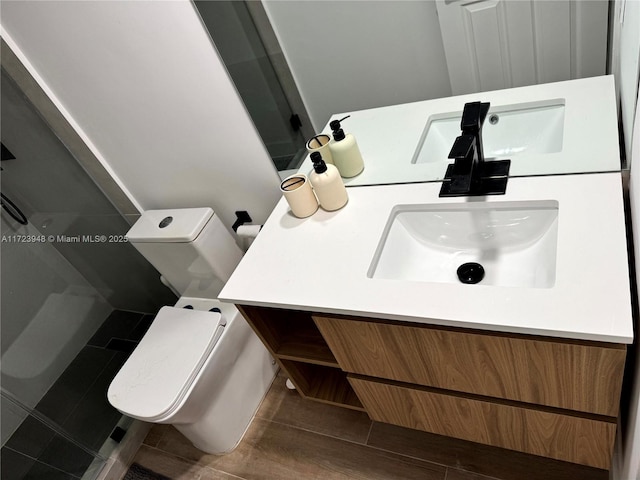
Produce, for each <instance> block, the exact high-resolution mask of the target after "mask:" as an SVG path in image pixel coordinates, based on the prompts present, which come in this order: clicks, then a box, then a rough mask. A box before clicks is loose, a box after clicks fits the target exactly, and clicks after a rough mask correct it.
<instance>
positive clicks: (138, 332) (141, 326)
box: [129, 315, 156, 342]
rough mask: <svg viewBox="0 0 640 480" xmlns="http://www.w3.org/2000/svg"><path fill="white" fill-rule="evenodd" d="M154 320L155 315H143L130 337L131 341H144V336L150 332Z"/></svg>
mask: <svg viewBox="0 0 640 480" xmlns="http://www.w3.org/2000/svg"><path fill="white" fill-rule="evenodd" d="M154 318H156V316H155V315H143V316H142V318H141V319H140V321H138V324H137V325H136V326H135V328H134V329H133V331H132V332H131V334H130V335H129V340H133V341H135V342H139V341H140V340H142V337H144V334H145V333H147V330H149V327H150V326H151V323H152V322H153V319H154Z"/></svg>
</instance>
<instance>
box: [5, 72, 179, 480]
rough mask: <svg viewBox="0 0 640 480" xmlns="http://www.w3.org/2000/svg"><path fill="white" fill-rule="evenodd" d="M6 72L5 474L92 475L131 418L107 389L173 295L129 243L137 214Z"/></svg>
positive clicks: (11, 476) (7, 479) (23, 476)
mask: <svg viewBox="0 0 640 480" xmlns="http://www.w3.org/2000/svg"><path fill="white" fill-rule="evenodd" d="M1 81H2V84H1V89H0V92H1V96H2V98H1V104H0V105H1V122H2V132H1V137H2V138H1V140H2V162H1V163H0V167H1V168H2V173H1V174H0V181H1V185H0V190H1V192H2V211H1V215H0V236H1V240H2V243H1V246H0V254H1V284H0V285H1V297H0V299H1V317H0V319H1V329H2V338H1V352H0V353H1V363H0V370H1V383H0V386H1V389H2V402H1V407H2V412H1V415H2V425H1V426H2V428H1V433H2V450H1V453H2V456H1V473H0V476H1V477H2V479H3V480H14V479H15V480H19V479H47V480H49V479H64V480H67V479H69V480H71V479H87V480H89V479H93V478H96V476H97V475H98V474H99V473H100V471H101V469H102V467H103V466H104V464H105V460H106V458H108V456H109V455H110V452H111V450H112V449H113V448H114V446H115V445H117V442H118V441H120V440H121V439H122V436H123V435H126V428H127V425H128V422H129V419H126V418H123V417H122V416H121V415H120V413H119V412H118V411H116V410H115V409H113V408H112V407H111V406H110V405H109V403H108V402H107V399H106V389H107V387H108V386H109V383H110V382H111V380H112V378H113V377H114V376H115V374H116V373H117V371H118V369H119V368H120V366H121V365H122V364H123V363H124V361H125V360H126V358H127V357H128V355H129V353H130V352H131V351H132V349H133V348H134V347H135V345H136V344H137V342H138V341H139V340H140V338H141V337H142V335H143V334H144V332H145V330H146V328H147V327H148V325H149V324H150V322H151V320H152V319H153V314H155V312H156V311H157V310H158V308H159V307H160V306H162V305H165V304H172V303H173V302H175V297H174V296H173V294H172V293H171V292H170V291H169V290H168V289H166V288H165V287H164V286H163V285H162V284H161V283H160V281H159V275H158V273H157V272H156V271H155V270H154V269H153V268H152V267H151V266H150V265H149V264H148V262H147V261H146V260H145V259H144V258H142V257H141V256H140V255H139V254H138V253H137V251H136V250H135V249H134V248H133V247H132V246H131V245H129V244H128V243H127V242H126V239H125V237H124V234H125V233H126V231H127V230H128V228H129V225H130V223H131V222H130V221H127V219H125V218H124V217H123V216H122V215H120V214H119V213H118V212H117V210H116V209H115V208H114V206H113V205H112V204H111V203H110V201H109V200H108V199H107V197H106V196H105V195H104V194H103V193H102V192H101V191H100V189H99V188H98V187H97V186H96V184H95V183H94V182H93V181H92V180H91V178H90V177H89V176H88V174H87V173H86V172H85V171H84V169H83V168H82V166H81V165H80V164H79V163H78V162H77V161H76V160H75V158H74V157H73V156H72V155H71V154H70V153H69V151H68V150H67V148H66V147H65V146H64V145H63V143H62V142H61V141H60V140H59V139H58V138H57V137H56V135H54V133H53V132H52V131H51V129H50V127H49V126H48V125H47V124H46V123H45V121H44V120H43V119H42V118H41V117H40V116H39V114H38V112H37V111H36V109H35V108H34V107H33V106H32V105H31V103H29V101H28V100H27V99H26V98H25V96H24V94H23V92H21V91H20V89H19V87H18V86H17V85H16V84H15V83H14V81H13V79H12V78H11V77H10V76H9V74H8V73H7V72H6V71H5V70H4V69H3V70H2V76H1ZM130 220H135V218H133V219H130Z"/></svg>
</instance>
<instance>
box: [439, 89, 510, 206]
mask: <svg viewBox="0 0 640 480" xmlns="http://www.w3.org/2000/svg"><path fill="white" fill-rule="evenodd" d="M489 106H490V103H488V102H484V103H483V102H471V103H466V104H465V106H464V110H463V112H462V120H461V121H460V129H461V130H462V134H461V135H460V136H459V137H458V138H456V140H455V142H454V143H453V147H451V151H450V152H449V158H453V159H454V163H452V164H450V165H449V166H448V167H447V172H446V173H445V177H444V181H443V182H442V187H441V188H440V196H441V197H463V196H475V195H504V193H505V191H506V189H507V179H508V176H509V167H510V165H511V160H491V161H485V159H484V150H483V148H482V126H483V125H484V120H485V118H486V117H487V112H488V111H489Z"/></svg>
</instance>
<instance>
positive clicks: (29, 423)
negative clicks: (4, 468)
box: [2, 415, 55, 478]
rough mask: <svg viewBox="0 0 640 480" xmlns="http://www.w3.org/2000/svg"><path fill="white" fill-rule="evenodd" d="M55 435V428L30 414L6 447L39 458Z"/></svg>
mask: <svg viewBox="0 0 640 480" xmlns="http://www.w3.org/2000/svg"><path fill="white" fill-rule="evenodd" d="M54 436H55V432H54V431H53V430H51V429H50V428H49V427H48V426H46V425H45V424H43V423H42V422H40V421H39V420H36V419H35V418H34V417H33V416H31V415H29V416H28V417H27V418H25V419H24V421H23V422H22V424H20V426H19V427H18V429H17V430H16V431H15V432H14V433H13V435H11V438H9V440H8V441H7V443H6V447H8V448H10V449H11V450H13V451H15V452H19V453H22V454H24V455H27V456H29V457H33V458H38V457H39V456H40V455H41V454H42V452H44V451H45V450H46V448H47V446H48V445H49V442H51V440H52V439H53V437H54ZM2 478H4V476H3V477H2Z"/></svg>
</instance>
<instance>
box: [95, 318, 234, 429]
mask: <svg viewBox="0 0 640 480" xmlns="http://www.w3.org/2000/svg"><path fill="white" fill-rule="evenodd" d="M225 324H226V321H225V320H224V319H223V318H222V315H220V313H215V312H206V311H200V310H188V309H184V308H175V307H162V309H161V310H160V311H159V312H158V315H156V318H155V320H154V321H153V323H152V324H151V327H150V328H149V330H148V331H147V333H146V334H145V336H144V338H143V339H142V340H141V341H140V344H139V345H138V346H137V347H136V349H135V350H134V351H133V353H132V354H131V356H130V357H129V359H128V360H127V361H126V363H125V364H124V366H123V367H122V368H121V369H120V372H118V374H117V375H116V377H115V378H114V379H113V382H111V385H110V387H109V391H108V393H107V396H108V398H109V402H111V404H112V405H113V406H114V407H116V408H117V409H118V410H120V411H121V412H123V413H125V414H127V415H130V416H133V417H137V418H141V419H148V420H154V419H160V418H162V417H166V416H167V415H168V414H170V413H171V412H172V411H173V410H174V409H175V408H176V407H177V406H179V405H180V403H181V401H182V399H183V398H184V396H185V394H186V393H187V391H188V389H189V387H190V386H191V384H192V382H193V380H194V379H195V377H196V376H197V375H198V373H199V371H200V369H201V368H202V365H203V364H204V362H205V361H206V360H207V358H208V356H209V354H210V353H211V350H212V349H213V347H214V346H215V345H216V343H217V341H218V340H219V339H220V337H221V335H222V333H223V331H224V326H225Z"/></svg>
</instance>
